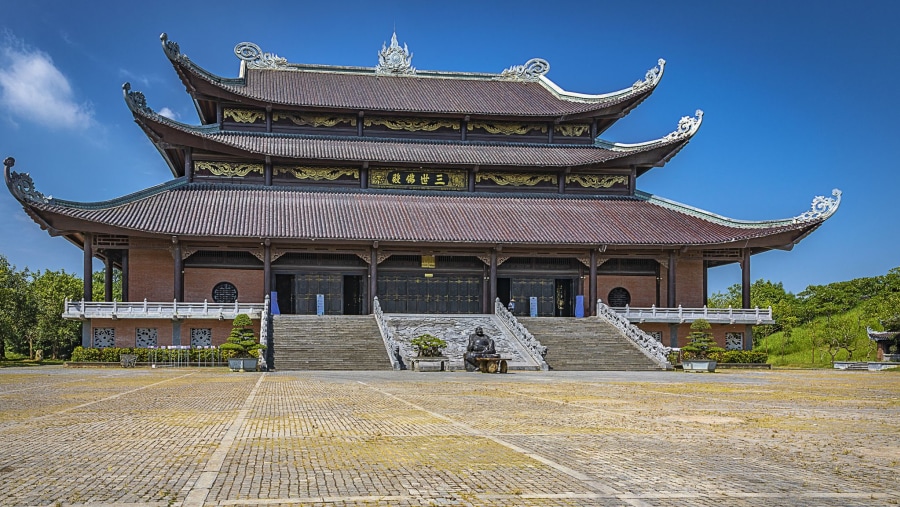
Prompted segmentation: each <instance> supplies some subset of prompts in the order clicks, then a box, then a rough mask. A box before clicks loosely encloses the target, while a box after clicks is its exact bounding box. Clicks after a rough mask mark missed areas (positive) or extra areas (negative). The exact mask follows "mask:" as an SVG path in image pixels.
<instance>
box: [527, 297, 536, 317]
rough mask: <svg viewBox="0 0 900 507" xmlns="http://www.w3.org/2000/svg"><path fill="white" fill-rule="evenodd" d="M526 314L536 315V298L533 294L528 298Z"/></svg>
mask: <svg viewBox="0 0 900 507" xmlns="http://www.w3.org/2000/svg"><path fill="white" fill-rule="evenodd" d="M528 315H530V316H532V317H537V298H536V297H534V296H532V297H530V298H528Z"/></svg>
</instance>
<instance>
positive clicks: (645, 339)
mask: <svg viewBox="0 0 900 507" xmlns="http://www.w3.org/2000/svg"><path fill="white" fill-rule="evenodd" d="M597 317H600V318H601V319H606V320H607V321H609V322H610V323H611V324H612V325H613V326H615V327H616V328H618V329H619V331H622V333H623V334H625V337H627V338H628V339H629V340H631V341H632V342H633V343H634V344H635V345H637V346H638V349H640V350H641V351H642V352H643V353H644V354H645V355H646V356H647V357H649V358H650V359H652V360H653V361H655V362H656V364H658V365H659V366H660V367H661V368H665V369H667V370H671V369H672V363H670V362H669V359H668V357H667V356H668V355H669V352H671V350H672V349H670V348H669V347H666V346H664V345H663V344H662V343H660V342H658V341H656V338H654V337H652V336H650V335H649V334H647V333H645V332H644V331H643V330H641V329H640V328H639V327H637V326H635V325H634V324H632V323H631V322H629V320H628V319H627V318H625V317H624V316H622V315H621V314H619V313H618V312H616V311H615V310H614V309H613V308H610V307H609V306H606V305H605V304H604V303H603V301H601V300H599V299H598V300H597Z"/></svg>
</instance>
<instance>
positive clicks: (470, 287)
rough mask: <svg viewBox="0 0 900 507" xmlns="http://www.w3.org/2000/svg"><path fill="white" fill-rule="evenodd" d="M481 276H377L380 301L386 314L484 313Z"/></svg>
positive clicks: (397, 274)
mask: <svg viewBox="0 0 900 507" xmlns="http://www.w3.org/2000/svg"><path fill="white" fill-rule="evenodd" d="M481 292H482V280H481V277H480V276H466V275H449V274H448V275H444V274H437V273H435V274H432V276H423V275H421V274H415V273H408V274H402V273H396V274H394V273H392V274H390V275H385V276H379V277H378V301H379V302H380V303H381V308H382V309H383V310H384V311H385V312H387V313H443V314H447V313H481V310H482V309H481Z"/></svg>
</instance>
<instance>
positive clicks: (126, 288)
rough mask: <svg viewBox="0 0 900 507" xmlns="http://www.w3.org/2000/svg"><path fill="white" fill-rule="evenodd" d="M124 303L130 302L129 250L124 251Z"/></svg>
mask: <svg viewBox="0 0 900 507" xmlns="http://www.w3.org/2000/svg"><path fill="white" fill-rule="evenodd" d="M122 301H128V250H122Z"/></svg>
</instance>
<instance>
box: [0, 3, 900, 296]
mask: <svg viewBox="0 0 900 507" xmlns="http://www.w3.org/2000/svg"><path fill="white" fill-rule="evenodd" d="M198 4H199V5H195V4H194V3H192V2H177V3H176V2H168V1H157V2H144V3H135V2H92V3H91V4H90V5H91V7H90V8H88V7H85V6H83V5H79V3H77V2H67V3H60V2H48V1H29V2H15V3H12V4H11V5H7V6H4V9H3V16H2V17H0V158H5V157H7V156H13V157H15V158H16V161H17V163H16V170H18V171H21V172H29V173H31V175H32V177H33V178H34V181H35V183H36V186H37V188H38V190H40V191H42V192H43V193H44V194H48V195H52V196H54V197H59V198H64V199H70V200H77V201H96V200H104V199H109V198H113V197H117V196H120V195H124V194H127V193H130V192H133V191H136V190H140V189H142V188H145V187H148V186H151V185H155V184H157V183H161V182H163V181H166V180H168V179H170V178H171V173H170V172H169V170H168V168H167V167H166V165H165V163H164V162H163V160H162V159H161V157H160V156H159V154H158V153H157V151H156V150H155V148H154V147H153V146H152V145H151V143H150V142H149V141H148V140H147V138H146V136H145V135H144V134H143V133H142V131H141V130H140V128H139V127H138V126H137V125H135V124H134V123H133V121H132V118H131V114H130V113H129V111H128V109H127V107H126V106H125V104H124V102H123V100H122V92H121V86H122V83H123V82H125V81H130V82H131V83H132V86H133V88H134V89H137V90H140V91H143V92H144V93H145V94H146V96H147V101H148V104H149V105H150V106H151V107H152V108H154V109H155V110H157V111H165V112H166V113H167V114H170V115H172V116H173V117H174V118H176V119H178V120H180V121H184V122H187V123H196V122H197V117H196V112H195V111H194V108H193V105H192V103H191V101H190V98H189V96H188V95H187V93H186V92H185V90H184V86H183V85H182V84H181V82H180V80H179V79H178V77H177V76H176V74H175V72H174V70H173V69H172V66H171V65H170V64H169V62H168V60H167V59H166V57H165V56H164V54H163V52H162V49H161V48H160V43H159V34H160V33H161V32H167V33H168V34H169V38H170V39H172V40H174V41H176V42H178V43H179V44H180V46H181V50H182V52H183V53H185V54H187V55H188V56H189V57H190V58H191V59H192V60H193V61H195V62H197V63H198V64H200V65H201V66H203V67H205V68H207V69H208V70H210V71H212V72H214V73H217V74H220V75H223V76H236V75H237V72H238V68H239V61H238V59H237V58H236V57H235V56H234V54H233V48H234V46H235V45H236V44H237V43H239V42H242V41H251V42H255V43H257V44H259V45H260V46H261V47H262V49H263V51H268V52H272V53H276V54H277V55H279V56H282V57H285V58H287V59H288V60H289V61H291V62H295V63H321V64H331V65H360V66H374V65H375V64H376V63H377V52H378V50H379V49H380V48H381V45H382V43H383V42H385V41H389V40H390V37H391V32H392V31H393V30H394V29H395V28H396V31H397V35H398V38H399V40H400V43H401V44H403V43H406V44H407V45H408V46H409V49H410V51H412V52H413V54H414V56H413V65H414V66H416V67H417V68H419V69H423V70H424V69H427V70H448V71H477V72H500V71H502V70H503V69H505V68H507V67H509V66H511V65H518V64H521V63H524V62H525V61H526V60H528V59H530V58H533V57H541V58H544V59H546V60H548V61H549V62H550V66H551V69H550V72H549V74H548V75H547V76H548V77H549V78H550V79H552V80H553V81H554V82H556V83H557V84H558V85H560V86H561V87H562V88H564V89H566V90H570V91H576V92H582V93H605V92H609V91H613V90H618V89H621V88H624V87H626V86H630V85H631V83H633V82H635V81H636V80H638V79H641V78H643V76H644V73H645V72H646V71H647V70H648V69H650V68H651V67H653V66H655V65H656V61H657V59H658V58H665V59H666V61H667V65H666V71H665V75H664V77H663V79H662V82H661V83H660V85H659V87H658V88H657V90H656V91H655V92H654V94H653V95H652V96H651V97H650V98H649V99H648V100H647V101H645V102H644V103H643V104H641V105H640V107H638V108H637V109H636V110H635V111H634V112H632V113H631V114H630V115H629V116H627V117H626V118H624V119H622V120H620V121H619V122H618V123H617V124H616V125H615V126H614V127H613V128H612V129H610V130H608V131H607V132H606V133H604V135H603V138H604V139H607V140H610V141H616V142H623V143H633V142H640V141H645V140H649V139H655V138H658V137H661V136H664V135H665V134H667V133H669V132H671V131H673V130H674V129H675V127H676V126H677V123H678V119H679V118H681V117H682V116H685V115H693V114H694V111H695V110H696V109H698V108H699V109H703V111H704V112H705V115H704V118H703V125H702V127H701V129H700V131H699V132H698V134H697V135H696V136H695V137H694V139H693V140H692V141H691V143H690V144H689V145H688V146H687V147H686V148H685V149H684V150H683V151H682V152H681V153H679V154H678V156H676V157H675V158H674V159H673V160H672V161H671V162H670V163H669V164H667V165H666V166H664V167H662V168H656V169H653V170H652V171H650V172H649V173H648V174H646V175H644V176H642V177H641V178H640V179H639V180H638V187H639V188H640V189H642V190H644V191H647V192H651V193H654V194H657V195H660V196H662V197H665V198H668V199H672V200H675V201H679V202H683V203H686V204H689V205H692V206H695V207H698V208H702V209H705V210H709V211H712V212H714V213H718V214H720V215H724V216H728V217H732V218H738V219H744V220H764V219H774V218H785V217H792V216H796V215H799V214H801V213H803V212H804V211H807V210H808V209H809V208H810V204H811V202H812V199H813V198H814V197H815V196H817V195H826V196H827V195H830V193H831V190H832V189H833V188H840V189H841V190H842V191H843V192H844V194H843V201H842V203H841V207H840V209H839V210H838V212H837V213H836V214H835V215H834V216H833V217H832V218H830V219H829V220H828V221H827V222H826V223H825V224H824V225H823V226H822V227H821V228H820V229H819V230H817V231H816V232H815V233H813V234H812V235H811V236H810V237H808V238H806V239H805V240H803V241H802V242H801V243H800V244H798V245H797V246H796V247H795V248H794V249H793V251H791V252H780V251H779V252H768V253H765V254H761V255H756V256H754V257H753V258H752V261H751V275H752V278H753V279H754V280H755V279H758V278H765V279H768V280H772V281H776V282H778V281H780V282H783V283H784V285H785V288H786V289H788V290H790V291H793V292H799V291H802V290H803V289H804V288H806V286H808V285H811V284H824V283H829V282H832V281H838V280H847V279H851V278H856V277H861V276H874V275H879V274H883V273H885V272H887V271H888V270H889V269H890V268H892V267H896V266H898V265H900V254H898V252H900V234H898V232H900V226H898V213H897V212H896V208H897V206H896V203H895V202H894V200H893V199H895V198H896V194H897V191H898V189H900V176H898V174H900V171H898V159H897V157H896V156H895V155H894V153H895V151H896V147H897V145H898V143H900V125H898V121H897V119H898V118H900V102H898V100H897V92H896V90H897V87H898V72H900V57H898V52H897V50H898V47H900V44H898V37H897V35H896V29H895V28H896V27H895V26H894V24H895V23H896V22H897V20H898V19H900V2H893V1H880V2H877V1H865V0H863V1H857V2H846V1H842V2H836V1H819V2H800V1H783V0H782V1H769V0H761V1H760V0H756V1H747V2H733V1H708V2H700V1H691V0H682V1H678V2H672V1H643V2H621V1H619V2H609V1H599V0H593V1H584V2H546V1H543V2H529V1H517V2H481V1H465V0H461V1H455V2H441V3H437V2H400V1H395V2H341V1H336V2H308V3H307V2H261V1H260V2H253V3H248V2H229V1H222V2H216V3H205V2H204V3H198ZM205 5H206V6H205ZM876 190H877V192H876ZM0 216H2V220H0V237H2V238H4V241H3V246H2V247H0V253H2V254H3V255H5V256H6V257H7V258H8V259H9V260H10V262H12V263H13V264H15V265H16V266H17V267H19V268H23V267H25V266H28V267H29V268H31V269H61V268H62V269H65V270H66V271H70V272H74V273H78V274H80V273H81V262H82V257H81V251H80V249H78V248H76V247H74V246H73V245H71V244H69V243H68V242H67V241H66V240H64V239H62V238H51V237H49V235H48V234H47V233H46V232H44V231H41V230H40V228H39V227H38V226H37V225H36V224H35V223H33V222H32V221H31V219H30V218H28V216H27V215H26V214H25V213H24V212H23V211H22V209H21V207H20V206H19V205H18V203H17V202H16V201H15V200H14V199H13V198H12V196H10V195H9V193H8V192H7V191H6V190H5V189H4V190H3V191H2V192H0ZM95 266H96V268H95V269H97V268H99V265H95ZM738 282H740V271H739V269H738V268H737V267H723V268H717V269H713V270H711V271H710V291H711V292H714V291H721V290H724V289H725V288H726V287H727V286H729V285H731V284H733V283H738Z"/></svg>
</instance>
